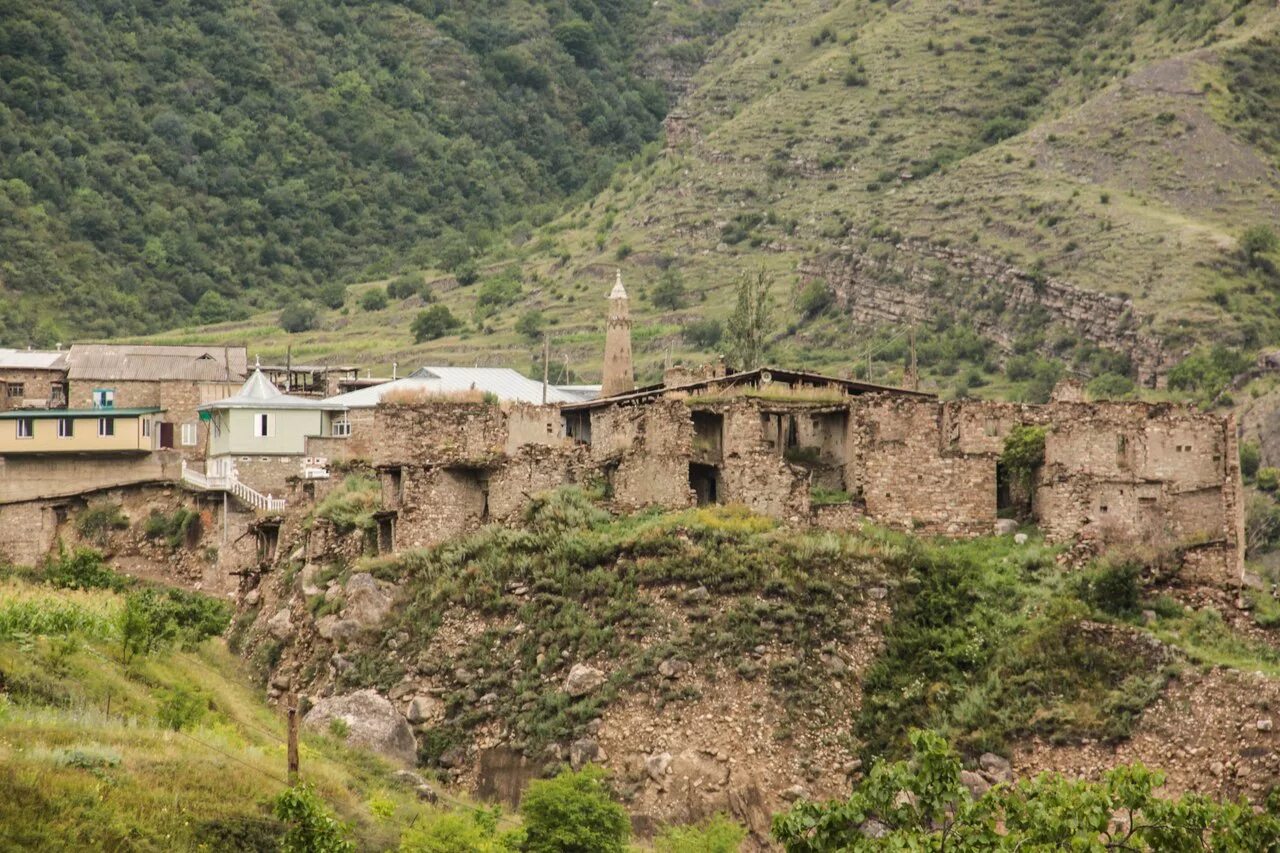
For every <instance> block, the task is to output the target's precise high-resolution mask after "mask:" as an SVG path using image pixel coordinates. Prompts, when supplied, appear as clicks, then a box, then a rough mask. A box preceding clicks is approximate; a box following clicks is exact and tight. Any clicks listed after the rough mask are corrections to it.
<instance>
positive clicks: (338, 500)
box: [315, 474, 382, 534]
mask: <svg viewBox="0 0 1280 853" xmlns="http://www.w3.org/2000/svg"><path fill="white" fill-rule="evenodd" d="M381 508H382V486H381V485H380V484H379V483H378V481H377V480H375V479H373V478H372V477H366V476H362V475H359V474H350V475H348V476H347V478H346V479H344V480H343V481H342V485H341V486H339V487H338V488H336V489H334V490H333V491H332V492H330V493H329V494H327V495H325V497H324V500H322V501H320V503H319V504H318V505H317V506H316V509H315V514H316V517H317V518H323V519H326V520H328V521H330V522H331V523H332V524H333V526H334V529H336V530H337V531H338V532H339V533H342V534H347V533H351V532H352V531H354V530H372V529H373V528H374V527H375V526H376V525H377V521H376V520H375V519H374V517H373V516H374V514H375V513H376V512H378V511H379V510H380V509H381Z"/></svg>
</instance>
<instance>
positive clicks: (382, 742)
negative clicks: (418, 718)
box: [302, 690, 418, 764]
mask: <svg viewBox="0 0 1280 853" xmlns="http://www.w3.org/2000/svg"><path fill="white" fill-rule="evenodd" d="M334 720H342V721H343V722H344V723H346V725H347V738H346V740H347V743H348V744H350V745H351V746H362V747H364V748H366V749H371V750H373V751H374V752H379V753H382V754H383V755H385V756H387V757H389V758H395V759H398V760H400V761H403V762H405V763H406V764H411V763H413V760H414V758H415V757H416V755H417V751H418V750H417V743H416V742H415V741H414V739H413V729H411V728H409V724H408V723H407V722H405V719H404V717H402V716H400V714H399V712H397V711H396V709H395V707H394V706H393V705H392V704H391V702H389V701H388V700H387V699H386V698H384V697H383V696H382V695H381V694H380V693H378V691H376V690H358V691H356V692H355V693H347V694H344V695H342V696H329V697H326V698H324V699H320V700H319V701H317V702H316V704H315V705H314V706H312V708H311V710H310V711H308V712H307V715H306V716H305V717H303V718H302V723H303V725H305V726H307V727H308V728H312V729H318V730H321V731H327V730H329V728H330V725H331V724H332V722H333V721H334Z"/></svg>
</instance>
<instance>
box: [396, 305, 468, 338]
mask: <svg viewBox="0 0 1280 853" xmlns="http://www.w3.org/2000/svg"><path fill="white" fill-rule="evenodd" d="M461 325H462V321H461V320H459V319H458V318H457V317H455V316H453V312H452V311H450V310H449V309H448V308H447V307H446V306H444V305H432V306H431V307H430V308H428V309H426V310H425V311H419V312H418V316H417V317H414V318H413V322H412V323H411V324H410V325H409V331H411V332H412V333H413V340H414V342H415V343H419V344H420V343H423V342H424V341H434V340H435V339H436V338H442V337H444V336H445V335H447V334H449V332H451V331H453V330H454V329H456V328H458V327H459V326H461Z"/></svg>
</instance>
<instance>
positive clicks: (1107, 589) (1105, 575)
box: [1078, 560, 1142, 616]
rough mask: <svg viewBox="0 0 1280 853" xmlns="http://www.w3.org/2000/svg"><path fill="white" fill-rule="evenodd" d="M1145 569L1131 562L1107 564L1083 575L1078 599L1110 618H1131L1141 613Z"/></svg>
mask: <svg viewBox="0 0 1280 853" xmlns="http://www.w3.org/2000/svg"><path fill="white" fill-rule="evenodd" d="M1141 580H1142V567H1141V566H1140V565H1138V564H1137V563H1136V562H1134V561H1131V560H1117V561H1114V562H1113V561H1110V560H1105V561H1103V562H1102V564H1101V565H1100V566H1098V567H1097V568H1096V569H1093V570H1092V571H1089V572H1087V573H1086V574H1084V575H1082V576H1081V577H1080V580H1079V586H1078V589H1079V595H1080V598H1081V599H1082V600H1083V601H1085V602H1086V603H1088V604H1090V605H1092V606H1093V607H1096V608H1098V609H1099V610H1101V611H1102V612H1103V613H1107V614H1109V615H1111V616H1132V615H1134V614H1135V613H1137V612H1138V609H1139V605H1138V602H1139V600H1140V596H1141V593H1142V586H1141Z"/></svg>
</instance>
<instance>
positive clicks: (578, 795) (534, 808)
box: [520, 767, 631, 853]
mask: <svg viewBox="0 0 1280 853" xmlns="http://www.w3.org/2000/svg"><path fill="white" fill-rule="evenodd" d="M520 816H521V817H522V818H524V843H523V844H522V845H521V850H524V851H526V853H570V852H571V851H581V853H588V851H590V853H623V851H625V850H626V848H627V837H628V836H629V835H630V834H631V820H630V818H628V817H627V812H626V809H624V808H623V807H622V806H620V805H619V804H618V803H616V802H615V801H614V800H613V797H612V796H610V794H609V789H608V786H607V785H606V784H605V780H604V771H603V770H600V769H599V768H598V767H587V768H586V769H584V770H581V771H579V772H577V773H573V772H563V773H561V774H560V775H558V776H556V777H555V778H554V779H537V780H535V781H533V782H530V783H529V787H528V789H526V790H525V793H524V797H523V798H521V800H520Z"/></svg>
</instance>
